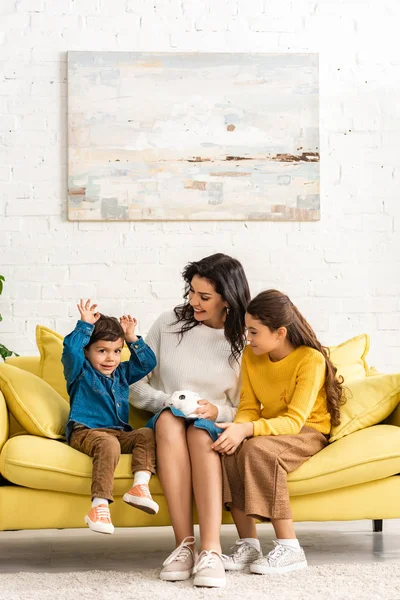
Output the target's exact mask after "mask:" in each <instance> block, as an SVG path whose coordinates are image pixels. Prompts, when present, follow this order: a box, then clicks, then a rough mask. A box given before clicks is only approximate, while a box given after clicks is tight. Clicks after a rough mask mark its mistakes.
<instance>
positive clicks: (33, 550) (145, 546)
mask: <svg viewBox="0 0 400 600" xmlns="http://www.w3.org/2000/svg"><path fill="white" fill-rule="evenodd" d="M383 528H384V531H383V533H373V532H372V522H371V521H351V522H331V523H298V524H297V525H296V530H297V535H298V537H299V539H300V543H301V544H302V546H303V547H304V549H305V551H306V554H307V559H308V562H309V564H310V565H320V564H332V563H355V562H356V563H368V562H384V563H391V562H394V563H396V564H400V520H398V519H396V520H392V521H391V520H388V521H384V523H383ZM196 534H197V535H198V531H197V528H196ZM259 536H260V540H261V544H262V548H263V550H264V552H266V551H268V550H269V549H270V548H271V546H272V540H273V539H274V534H273V529H272V527H271V525H269V524H265V525H259ZM236 537H237V536H236V530H235V528H234V526H233V525H224V526H223V527H222V528H221V540H222V550H223V552H225V553H228V552H229V548H230V546H232V545H233V544H234V542H235V540H236ZM172 549H173V535H172V529H171V528H170V527H158V528H156V527H149V528H137V529H116V531H115V533H114V535H110V536H109V535H99V534H96V533H93V532H91V531H89V530H87V529H69V530H54V529H49V530H37V531H6V532H0V573H13V572H14V573H15V572H21V571H22V572H32V571H37V572H45V573H47V572H48V573H50V572H78V571H90V570H94V569H96V570H107V571H108V570H113V571H129V570H130V569H131V567H132V564H135V565H136V567H137V566H138V565H140V567H141V570H143V571H145V570H147V569H154V568H158V567H159V566H160V565H161V563H162V561H163V560H164V558H165V557H166V556H167V555H168V553H169V552H170V551H171V550H172Z"/></svg>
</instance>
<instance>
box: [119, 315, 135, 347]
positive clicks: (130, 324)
mask: <svg viewBox="0 0 400 600" xmlns="http://www.w3.org/2000/svg"><path fill="white" fill-rule="evenodd" d="M119 322H120V323H121V327H122V329H123V330H124V334H125V340H126V341H127V342H136V341H137V340H138V337H137V335H136V334H135V329H136V325H137V321H136V319H135V318H134V317H131V315H123V316H122V317H120V318H119Z"/></svg>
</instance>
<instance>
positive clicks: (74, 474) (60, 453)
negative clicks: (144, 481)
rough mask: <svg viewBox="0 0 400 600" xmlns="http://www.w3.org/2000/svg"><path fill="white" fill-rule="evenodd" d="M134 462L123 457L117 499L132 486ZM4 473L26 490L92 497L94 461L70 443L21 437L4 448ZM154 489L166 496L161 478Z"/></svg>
mask: <svg viewBox="0 0 400 600" xmlns="http://www.w3.org/2000/svg"><path fill="white" fill-rule="evenodd" d="M131 462H132V457H131V455H130V454H123V455H122V456H121V457H120V460H119V463H118V465H117V468H116V471H115V477H114V494H115V495H116V496H122V495H123V494H125V492H127V491H128V490H129V489H130V487H131V486H132V480H133V475H132V470H131ZM0 473H1V474H2V475H3V477H5V478H6V479H8V481H11V482H12V483H15V484H17V485H22V486H24V487H28V488H33V489H38V490H52V491H55V492H67V493H69V494H85V495H88V496H90V488H91V481H92V459H91V458H90V457H89V456H87V455H86V454H83V453H82V452H78V450H74V448H71V447H70V446H68V445H67V444H66V443H63V442H58V441H54V440H49V439H45V438H39V437H36V436H33V435H20V436H17V437H14V438H12V439H10V440H8V442H6V444H5V445H4V447H3V451H2V452H1V454H0ZM150 489H151V491H152V492H154V493H155V494H162V493H163V492H162V488H161V484H160V482H159V480H158V478H157V477H152V478H151V482H150Z"/></svg>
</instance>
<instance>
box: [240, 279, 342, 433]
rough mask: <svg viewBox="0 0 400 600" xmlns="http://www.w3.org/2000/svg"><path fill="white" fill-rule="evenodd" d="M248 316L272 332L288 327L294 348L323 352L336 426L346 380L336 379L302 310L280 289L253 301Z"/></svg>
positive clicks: (332, 413) (328, 399) (325, 353)
mask: <svg viewBox="0 0 400 600" xmlns="http://www.w3.org/2000/svg"><path fill="white" fill-rule="evenodd" d="M247 313H248V314H249V315H251V316H252V317H254V318H255V319H258V320H259V321H261V323H262V324H263V325H266V326H267V327H268V328H269V329H270V330H271V331H276V330H277V329H279V327H286V330H287V339H288V340H289V342H290V343H291V344H292V346H293V347H294V348H297V347H298V346H309V347H310V348H314V349H315V350H318V352H321V354H322V355H323V357H324V358H325V363H326V370H325V390H326V399H327V404H328V411H329V413H330V415H331V422H332V425H333V426H336V425H339V423H340V406H342V405H343V404H344V402H345V396H344V389H343V387H342V383H343V381H344V380H343V377H342V376H341V375H340V377H339V378H338V377H337V376H336V373H337V369H336V367H334V366H333V364H332V363H331V361H330V358H329V350H328V348H326V347H324V346H322V345H321V343H320V342H319V341H318V339H317V336H316V335H315V333H314V331H313V329H312V327H311V326H310V325H309V323H307V321H306V320H305V318H304V317H303V315H302V314H301V313H300V311H299V309H298V308H297V307H296V306H295V305H294V304H293V303H292V301H291V300H290V299H289V298H288V296H286V295H285V294H282V292H278V290H267V291H266V292H261V293H260V294H258V296H256V297H255V298H253V300H252V301H251V302H250V304H249V305H248V307H247Z"/></svg>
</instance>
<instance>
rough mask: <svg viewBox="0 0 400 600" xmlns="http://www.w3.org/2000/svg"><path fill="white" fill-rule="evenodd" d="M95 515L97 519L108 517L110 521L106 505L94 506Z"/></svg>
mask: <svg viewBox="0 0 400 600" xmlns="http://www.w3.org/2000/svg"><path fill="white" fill-rule="evenodd" d="M96 515H97V517H98V518H99V519H106V520H107V519H108V520H109V521H111V515H110V509H109V508H108V506H103V505H102V504H99V505H98V506H96Z"/></svg>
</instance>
